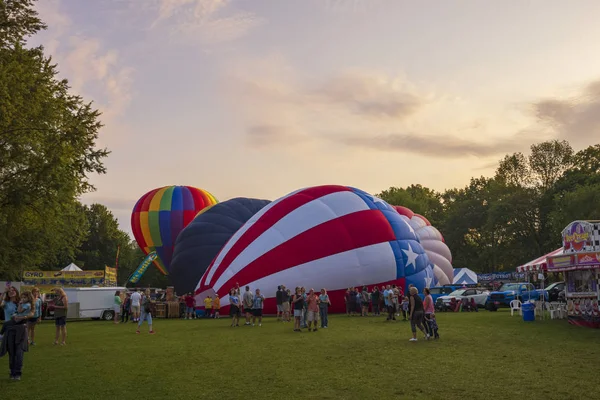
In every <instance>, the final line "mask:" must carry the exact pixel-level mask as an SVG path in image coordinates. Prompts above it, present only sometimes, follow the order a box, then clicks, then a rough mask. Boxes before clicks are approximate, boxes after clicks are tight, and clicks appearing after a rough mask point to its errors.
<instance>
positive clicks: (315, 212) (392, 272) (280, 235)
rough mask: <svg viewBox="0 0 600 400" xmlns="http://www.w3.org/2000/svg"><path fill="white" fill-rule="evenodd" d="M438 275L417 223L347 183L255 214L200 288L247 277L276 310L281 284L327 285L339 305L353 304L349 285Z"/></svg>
mask: <svg viewBox="0 0 600 400" xmlns="http://www.w3.org/2000/svg"><path fill="white" fill-rule="evenodd" d="M433 279H434V275H433V270H432V266H431V263H430V261H429V259H428V258H427V255H426V254H425V250H424V249H423V247H422V246H421V244H420V243H419V239H418V237H417V236H416V234H415V232H414V230H413V229H412V227H411V226H410V224H408V222H407V221H405V220H404V219H402V218H401V216H400V214H398V212H396V210H395V209H394V208H393V207H392V206H390V205H389V204H387V203H386V202H385V201H383V200H381V199H379V198H377V197H374V196H371V195H370V194H368V193H366V192H363V191H362V190H359V189H356V188H352V187H347V186H334V185H329V186H316V187H311V188H307V189H301V190H299V191H296V192H293V193H290V194H289V195H287V196H284V197H282V198H280V199H278V200H276V201H274V202H272V203H270V204H269V205H267V206H266V207H264V208H263V209H262V210H260V211H259V212H258V213H257V214H255V215H254V216H253V217H252V218H250V220H249V221H248V222H246V223H245V224H244V225H243V226H242V227H241V228H240V229H239V230H238V231H237V232H236V233H235V235H233V237H232V238H231V239H230V240H229V241H228V242H227V244H226V245H225V247H224V248H223V249H222V250H221V252H220V253H219V254H218V256H217V257H216V258H215V260H214V261H213V262H212V263H211V265H210V267H209V268H208V270H207V271H206V273H205V274H204V275H203V277H202V279H201V280H200V282H199V284H198V286H197V288H196V300H197V301H198V300H202V299H203V297H204V296H207V295H213V294H214V293H215V292H216V293H218V294H219V296H220V297H221V305H222V306H227V305H228V304H229V299H228V296H227V293H228V291H229V289H230V288H232V287H234V286H236V285H237V284H239V285H240V286H242V287H243V286H245V285H249V286H250V288H251V290H252V291H254V290H255V289H261V292H262V294H263V295H264V296H265V298H266V301H265V312H267V313H274V312H275V310H276V307H275V306H276V302H275V293H276V291H277V286H279V285H282V284H283V285H285V286H286V287H287V288H291V289H292V291H293V288H294V287H296V286H304V287H305V288H306V289H307V291H308V290H309V289H311V288H314V289H315V290H320V289H321V288H325V289H327V291H328V294H329V296H330V298H331V302H332V306H331V308H330V310H331V311H333V312H340V311H345V305H344V298H343V297H344V293H345V291H346V289H347V288H348V287H362V286H363V285H367V286H368V287H369V289H370V288H372V286H373V285H374V284H376V285H378V286H380V285H382V284H388V283H389V284H396V285H398V286H400V287H402V288H405V287H406V286H407V285H408V284H413V285H415V286H416V287H417V288H419V289H420V290H422V289H423V288H424V287H426V286H429V284H430V283H431V282H432V280H433Z"/></svg>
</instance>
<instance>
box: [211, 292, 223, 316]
mask: <svg viewBox="0 0 600 400" xmlns="http://www.w3.org/2000/svg"><path fill="white" fill-rule="evenodd" d="M220 310H221V299H220V298H219V295H218V294H216V293H215V299H214V300H213V318H215V319H219V311H220Z"/></svg>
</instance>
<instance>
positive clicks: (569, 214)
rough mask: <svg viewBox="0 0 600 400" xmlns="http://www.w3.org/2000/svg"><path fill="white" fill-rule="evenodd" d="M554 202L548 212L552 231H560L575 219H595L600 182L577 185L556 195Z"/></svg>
mask: <svg viewBox="0 0 600 400" xmlns="http://www.w3.org/2000/svg"><path fill="white" fill-rule="evenodd" d="M555 204H556V206H555V209H554V210H553V211H552V213H551V214H550V220H551V221H552V227H553V231H554V232H561V231H562V230H563V229H564V227H566V226H567V225H568V224H569V223H571V222H572V221H575V220H597V219H598V218H599V217H600V183H597V184H593V185H586V186H578V187H577V188H576V189H575V190H574V191H572V192H568V193H565V194H564V196H561V197H557V198H556V203H555Z"/></svg>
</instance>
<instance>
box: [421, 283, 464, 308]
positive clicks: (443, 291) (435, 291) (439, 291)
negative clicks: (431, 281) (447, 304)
mask: <svg viewBox="0 0 600 400" xmlns="http://www.w3.org/2000/svg"><path fill="white" fill-rule="evenodd" d="M461 287H462V286H459V285H446V286H436V287H432V288H429V292H430V293H431V298H432V299H433V304H435V302H436V301H437V299H438V298H439V297H441V296H446V295H449V294H450V293H452V292H454V291H455V290H457V289H460V288H461ZM419 297H420V298H421V300H425V295H424V294H423V293H419Z"/></svg>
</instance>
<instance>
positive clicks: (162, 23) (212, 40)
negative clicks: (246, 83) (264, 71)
mask: <svg viewBox="0 0 600 400" xmlns="http://www.w3.org/2000/svg"><path fill="white" fill-rule="evenodd" d="M227 11H229V12H227ZM156 14H157V16H156V19H155V20H154V22H153V23H152V25H151V27H152V28H154V29H156V28H161V27H163V28H164V27H168V28H169V30H170V33H171V35H172V36H173V37H177V38H182V37H187V38H193V39H194V40H196V41H199V42H200V43H202V44H206V45H213V44H219V43H223V42H229V41H233V40H236V39H238V38H240V37H243V36H245V35H246V34H247V33H248V32H250V31H251V30H252V29H254V28H256V27H257V26H259V25H261V24H262V23H263V22H264V21H263V19H262V18H260V17H259V16H257V15H256V14H254V13H251V12H247V11H241V10H236V9H233V8H232V7H231V0H158V6H157V7H156Z"/></svg>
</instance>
